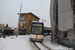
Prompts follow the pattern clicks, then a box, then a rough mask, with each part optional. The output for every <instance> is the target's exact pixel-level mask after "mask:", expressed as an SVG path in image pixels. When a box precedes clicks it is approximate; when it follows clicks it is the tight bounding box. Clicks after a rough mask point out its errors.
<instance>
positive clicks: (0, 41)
mask: <svg viewBox="0 0 75 50" xmlns="http://www.w3.org/2000/svg"><path fill="white" fill-rule="evenodd" d="M0 50H33V49H32V47H31V45H30V42H29V35H26V36H25V35H24V36H18V37H17V38H16V36H13V37H12V36H10V37H6V38H5V39H4V38H0Z"/></svg>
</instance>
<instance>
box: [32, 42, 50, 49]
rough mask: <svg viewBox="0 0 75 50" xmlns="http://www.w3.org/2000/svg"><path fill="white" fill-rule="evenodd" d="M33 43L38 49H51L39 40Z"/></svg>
mask: <svg viewBox="0 0 75 50" xmlns="http://www.w3.org/2000/svg"><path fill="white" fill-rule="evenodd" d="M33 43H34V45H35V46H36V47H37V48H38V50H51V49H50V48H49V47H47V46H46V45H44V44H43V43H41V42H33Z"/></svg>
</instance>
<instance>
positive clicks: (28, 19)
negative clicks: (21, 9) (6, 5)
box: [18, 13, 40, 33]
mask: <svg viewBox="0 0 75 50" xmlns="http://www.w3.org/2000/svg"><path fill="white" fill-rule="evenodd" d="M19 15H20V17H19V25H18V31H20V28H22V26H24V27H25V28H26V33H30V29H31V23H32V21H39V19H40V18H38V17H37V16H36V15H34V14H33V13H19Z"/></svg>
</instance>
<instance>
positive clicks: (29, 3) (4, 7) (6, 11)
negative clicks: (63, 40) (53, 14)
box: [0, 0, 51, 28]
mask: <svg viewBox="0 0 75 50" xmlns="http://www.w3.org/2000/svg"><path fill="white" fill-rule="evenodd" d="M21 3H22V9H21V13H28V12H32V13H33V14H35V15H36V16H38V17H39V18H40V22H42V20H46V21H43V22H44V26H45V27H51V25H50V0H0V23H1V24H5V25H6V24H8V25H9V26H10V27H14V28H17V26H18V19H19V15H18V13H19V12H20V5H21ZM40 5H41V6H40Z"/></svg>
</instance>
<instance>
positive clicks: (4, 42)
mask: <svg viewBox="0 0 75 50" xmlns="http://www.w3.org/2000/svg"><path fill="white" fill-rule="evenodd" d="M43 43H44V44H45V45H46V46H48V47H49V48H51V49H52V50H68V49H71V48H67V47H64V46H62V45H58V44H57V45H56V44H51V42H50V36H45V37H44V41H43ZM38 44H39V43H37V45H38ZM38 46H40V48H42V49H43V48H44V47H43V46H42V45H41V44H39V45H38ZM0 50H36V49H35V46H33V45H32V44H31V42H30V41H29V35H19V36H18V37H16V36H10V37H6V38H5V39H4V38H0ZM46 50H47V49H46ZM71 50H72V49H71Z"/></svg>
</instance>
